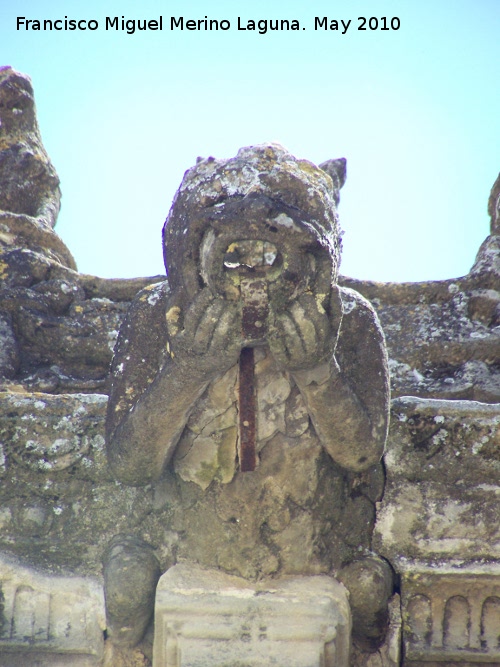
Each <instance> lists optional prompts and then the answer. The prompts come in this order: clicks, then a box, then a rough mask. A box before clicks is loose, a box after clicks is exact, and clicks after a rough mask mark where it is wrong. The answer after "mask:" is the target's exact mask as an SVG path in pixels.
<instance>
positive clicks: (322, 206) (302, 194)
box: [163, 144, 345, 302]
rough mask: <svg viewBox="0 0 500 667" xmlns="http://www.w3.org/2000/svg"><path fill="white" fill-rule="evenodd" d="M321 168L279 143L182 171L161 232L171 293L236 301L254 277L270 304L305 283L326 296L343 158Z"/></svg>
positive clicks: (336, 239)
mask: <svg viewBox="0 0 500 667" xmlns="http://www.w3.org/2000/svg"><path fill="white" fill-rule="evenodd" d="M322 167H323V168H319V167H317V166H315V165H314V164H312V163H311V162H308V161H306V160H298V159H297V158H295V157H294V156H293V155H291V154H290V153H289V152H288V151H287V150H286V149H284V148H283V147H282V146H280V145H279V144H269V145H259V146H251V147H248V148H242V149H241V150H240V151H239V152H238V154H237V155H236V157H234V158H231V159H229V160H216V159H214V158H207V159H204V160H200V161H199V162H198V163H197V164H196V166H194V167H193V168H192V169H190V170H189V171H187V172H186V173H185V175H184V178H183V181H182V183H181V185H180V188H179V190H178V191H177V193H176V196H175V198H174V202H173V204H172V208H171V210H170V213H169V216H168V218H167V220H166V222H165V226H164V229H163V247H164V258H165V266H166V268H167V273H168V275H169V281H170V284H171V286H172V288H174V289H176V288H178V287H181V288H183V289H185V290H186V291H187V293H188V294H189V295H190V296H193V295H194V293H195V292H196V291H198V290H199V289H200V288H201V287H203V286H205V285H208V286H209V287H210V288H211V289H213V290H214V291H215V292H217V293H220V294H224V295H225V296H226V297H227V298H238V294H239V285H240V282H241V280H242V279H245V278H246V279H248V278H261V279H263V280H264V281H266V282H267V283H268V284H269V292H270V296H272V295H273V294H274V295H275V301H276V302H283V300H285V301H287V300H288V299H290V298H293V296H294V295H296V294H297V293H300V291H303V290H304V289H306V287H307V286H308V285H310V284H311V282H312V281H313V282H314V283H315V289H316V291H325V292H328V290H329V286H330V285H331V284H332V283H334V282H335V281H336V279H337V273H338V265H339V262H340V250H341V239H340V236H341V233H340V228H339V225H338V217H337V210H336V206H337V204H338V193H339V190H340V188H341V187H342V185H343V183H344V180H345V160H343V159H341V160H330V161H329V162H326V163H324V164H323V165H322Z"/></svg>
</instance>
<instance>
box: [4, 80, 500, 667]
mask: <svg viewBox="0 0 500 667" xmlns="http://www.w3.org/2000/svg"><path fill="white" fill-rule="evenodd" d="M0 118H1V120H2V123H1V125H0V209H1V210H0V278H1V280H2V285H1V289H0V388H1V393H0V526H1V531H0V552H3V553H4V554H5V555H6V556H5V560H4V561H2V562H1V563H0V581H1V584H0V585H1V586H2V588H3V599H4V610H3V625H2V624H0V626H1V629H0V665H3V664H6V665H7V664H8V665H14V664H16V665H17V664H30V663H29V659H30V658H29V657H28V658H27V657H26V655H28V653H26V655H25V653H23V651H25V650H26V651H27V650H28V648H27V647H28V645H29V646H30V647H31V648H32V649H33V650H34V651H35V653H36V655H37V656H40V655H45V658H43V659H42V658H39V657H37V659H39V660H40V664H65V665H66V664H71V665H90V664H102V663H103V661H105V664H107V665H111V664H114V665H116V666H117V667H118V666H119V665H126V664H143V665H146V664H148V657H147V655H149V657H151V654H150V653H149V654H148V650H147V648H144V652H141V651H139V652H136V653H134V654H132V653H131V652H129V653H127V652H126V651H125V652H123V653H120V655H119V656H118V653H116V652H115V654H114V656H113V655H112V654H111V653H110V651H111V649H109V648H108V649H107V648H106V645H107V642H105V644H104V645H101V644H100V643H99V642H97V640H95V637H97V635H99V636H100V637H101V639H102V635H100V634H99V633H101V632H102V631H103V630H104V627H103V626H104V625H105V621H104V620H103V619H104V607H103V604H104V603H103V599H102V565H101V562H102V557H103V553H104V551H105V550H106V548H107V546H108V544H109V541H110V539H111V538H112V537H113V536H115V535H117V534H120V533H127V534H130V533H133V534H135V535H137V536H138V537H140V538H141V539H143V540H145V541H146V542H148V543H149V544H151V545H152V546H153V547H154V549H155V550H156V554H157V556H158V558H159V560H160V563H161V566H162V567H163V568H167V567H168V566H169V565H170V564H171V563H172V561H173V560H174V559H175V554H176V544H177V543H178V540H179V539H181V537H180V536H179V535H178V534H176V533H175V531H173V530H170V529H169V528H168V526H169V525H170V524H171V517H172V514H173V513H174V511H175V509H176V507H175V502H176V501H175V497H174V496H173V495H172V494H171V493H170V492H169V488H168V485H166V484H164V483H163V484H162V483H159V484H156V485H147V486H145V487H138V488H134V487H127V486H124V485H122V484H120V483H118V482H116V481H115V480H114V478H113V477H112V475H111V474H110V472H109V470H108V467H107V462H106V459H105V454H104V449H103V445H104V417H105V412H106V404H107V396H106V393H107V390H108V376H109V365H110V362H111V358H112V352H113V347H114V343H115V340H116V337H117V332H118V329H119V327H120V324H121V322H122V320H123V317H124V315H125V312H126V310H127V308H128V305H129V303H130V301H131V300H132V299H133V297H134V296H135V294H136V293H137V292H138V291H139V290H140V289H142V288H143V287H145V286H146V285H148V284H151V283H154V282H159V281H160V280H163V279H164V277H163V276H155V277H147V278H138V279H131V280H105V279H101V278H97V277H95V276H87V275H82V274H79V273H78V272H77V270H76V265H75V262H74V260H73V258H72V256H71V253H70V252H69V251H68V249H67V248H66V247H65V246H64V244H63V242H62V241H61V240H60V239H59V237H58V236H57V235H56V234H55V232H54V231H53V229H52V228H53V226H54V224H55V221H56V217H57V212H58V210H59V199H60V192H59V181H58V179H57V175H56V173H55V171H54V169H53V167H52V165H51V164H50V161H49V159H48V157H47V155H46V153H45V151H44V149H43V145H42V143H41V139H40V135H39V131H38V128H37V125H36V117H35V110H34V101H33V91H32V89H31V84H30V83H29V80H28V79H27V77H24V76H22V75H19V74H17V73H15V72H13V70H11V69H3V70H0ZM499 199H500V178H499V179H498V180H497V181H496V183H495V185H494V187H493V190H492V193H491V197H490V201H489V209H488V210H489V212H490V216H491V235H490V236H489V237H488V238H487V239H486V240H485V242H484V243H483V245H482V246H481V248H480V250H479V253H478V256H477V259H476V262H475V264H474V266H473V267H472V270H471V272H470V273H469V274H468V275H467V276H464V277H461V278H457V279H450V280H446V281H437V282H427V283H413V284H382V283H372V282H368V281H356V280H353V279H350V278H346V277H343V278H341V279H340V283H341V284H342V285H345V286H348V287H353V288H354V289H356V290H358V291H359V292H361V293H362V294H363V295H364V296H365V297H367V298H368V299H369V300H371V302H372V303H373V304H374V305H375V307H376V309H377V311H378V314H379V317H380V320H381V322H382V326H383V329H384V332H385V335H386V339H387V345H388V350H389V357H390V367H391V374H392V389H393V397H394V401H393V409H392V424H391V429H390V437H389V442H388V447H387V453H386V456H385V469H386V490H385V495H384V498H383V499H382V501H381V502H380V503H379V506H378V516H377V521H376V524H375V531H374V538H373V547H374V548H375V550H376V551H377V552H378V553H380V554H382V555H383V556H384V557H385V558H387V559H388V560H389V561H390V563H391V564H392V566H393V567H394V568H395V571H396V573H397V575H398V581H399V584H398V585H399V590H400V593H401V601H402V612H403V621H404V622H403V625H402V626H401V625H400V626H399V627H400V629H401V627H402V629H403V638H404V647H405V651H404V656H405V657H404V660H405V664H413V665H418V664H426V665H431V664H435V663H438V662H439V663H440V664H454V663H455V662H461V664H464V662H465V663H469V664H475V663H478V662H489V663H490V664H498V663H500V638H499V631H498V628H499V627H500V611H499V609H500V584H499V583H498V582H499V581H500V569H499V568H500V534H499V527H498V515H499V513H498V510H499V500H498V498H499V488H500V487H499V486H498V482H497V480H498V473H499V470H498V467H499V465H500V450H499V445H498V443H499V442H500V440H499V438H500V435H499V433H498V428H499V423H500V407H499V406H498V403H499V402H500V354H499V352H500V347H499V346H500V305H499V304H500V217H499ZM478 401H479V402H478ZM207 530H210V527H207ZM13 563H14V565H13ZM21 563H22V565H21ZM23 568H26V569H23ZM33 568H43V571H40V572H38V570H37V569H33ZM49 573H50V576H49ZM68 576H70V577H72V578H73V579H72V580H73V581H74V585H75V587H76V588H77V589H78V590H77V592H75V595H76V596H77V597H76V598H74V599H77V600H79V602H78V604H82V605H83V606H84V607H85V604H87V603H85V602H84V601H85V599H87V601H88V600H89V599H90V600H91V604H90V603H89V604H90V607H89V606H87V607H85V608H86V609H88V610H90V611H88V613H89V614H90V616H89V619H90V620H89V621H88V623H89V628H88V632H87V630H85V632H83V634H82V635H78V637H77V638H76V639H75V643H74V644H71V642H69V643H68V642H67V644H64V642H63V641H62V640H61V642H59V643H57V642H56V643H54V642H52V643H51V642H50V641H49V635H50V636H52V635H51V634H50V633H51V631H49V629H50V627H51V626H50V623H51V622H53V623H55V624H56V625H54V626H53V627H54V628H55V627H57V623H59V622H60V621H58V620H57V619H58V618H60V616H58V614H63V615H64V613H66V612H65V611H64V609H65V605H67V604H68V602H67V599H66V598H63V597H59V598H58V596H61V595H62V591H63V590H64V588H68ZM47 577H48V579H47ZM77 577H81V578H82V579H81V581H80V580H77ZM47 582H49V583H47ZM79 582H80V583H79ZM82 582H83V583H82ZM49 584H50V585H49ZM80 584H81V586H80ZM78 586H80V588H78ZM82 586H83V588H82ZM51 587H52V588H51ZM70 588H71V587H70ZM497 589H498V590H497ZM18 590H19V591H20V592H19V594H18V593H16V591H18ZM68 590H69V589H68ZM75 590H76V589H75ZM82 591H83V592H82ZM88 591H93V592H92V594H91V595H90V594H89V593H88ZM96 591H97V592H96ZM68 594H69V593H68ZM44 596H45V597H44ZM51 596H52V597H51ZM78 596H80V597H78ZM89 596H90V597H89ZM70 597H71V596H70ZM52 599H53V600H55V602H54V603H53V605H54V606H53V611H52V612H51V611H50V609H52V607H50V604H51V603H50V600H52ZM68 599H69V598H68ZM71 599H73V598H71ZM398 599H399V598H397V597H396V598H395V600H394V601H393V611H392V625H393V630H392V635H391V639H390V641H388V643H386V645H385V646H383V647H382V648H381V649H380V651H379V652H378V653H377V654H374V655H373V656H372V657H371V658H370V659H369V660H368V662H367V659H366V657H364V658H361V657H359V656H357V657H356V656H355V657H354V660H358V662H357V663H356V664H366V665H371V667H375V665H396V664H398V662H400V660H402V659H403V658H401V656H399V655H398V652H397V646H398V641H397V632H396V631H395V630H394V627H396V628H397V626H398V620H397V619H398V614H397V613H396V612H395V611H394V610H395V609H396V607H397V606H398V604H397V600H398ZM5 600H7V602H8V604H7V603H5ZM16 600H17V602H16ZM58 600H60V602H58ZM82 600H83V601H82ZM9 601H10V602H9ZM44 601H45V602H44ZM39 603H40V605H41V607H38V606H37V605H38V604H39ZM9 604H10V607H9ZM16 604H17V607H16ZM23 605H24V606H23ZM44 605H45V606H44ZM36 608H43V609H45V608H46V613H45V612H44V613H45V616H44V617H43V618H42V616H43V614H42V616H39V615H37V614H38V612H36V611H34V610H35V609H36ZM16 609H17V611H16ZM20 609H21V610H24V611H22V614H21V615H22V617H23V618H25V619H26V618H28V620H29V619H31V620H29V623H28V625H29V628H30V630H29V631H28V630H26V633H25V635H22V637H21V636H20V635H19V632H18V631H17V630H16V627H19V622H20V621H16V622H14V621H13V619H14V618H18V617H19V614H20V613H21V612H20V611H19V610H20ZM29 610H31V611H29ZM57 610H59V611H57ZM86 613H87V612H86ZM16 614H17V616H16ZM30 614H31V616H30ZM51 614H52V616H51ZM92 614H94V616H93V617H92ZM91 617H92V618H93V619H94V620H92V619H91ZM39 618H40V619H42V620H40V621H39V620H37V619H39ZM50 618H53V619H54V620H53V621H50ZM44 619H45V620H44ZM47 619H49V620H47ZM96 619H97V620H96ZM395 619H396V620H395ZM37 623H38V624H39V626H40V631H39V632H38V631H36V630H35V629H34V628H35V627H38V626H37ZM96 624H97V625H96ZM54 632H55V631H54ZM86 632H87V634H85V633H86ZM30 633H32V634H30ZM93 633H94V634H93ZM96 633H97V634H96ZM70 634H71V633H70ZM56 635H57V633H55V636H56ZM57 636H58V635H57ZM68 636H69V635H68ZM89 637H90V639H89ZM92 638H94V639H92ZM68 641H69V640H68ZM89 642H90V643H89ZM92 646H93V647H94V648H92ZM57 647H59V648H57ZM65 647H66V648H65ZM89 647H90V648H89ZM31 648H30V650H31ZM37 651H38V653H37ZM54 651H55V652H54ZM57 651H60V652H59V653H57ZM63 654H64V655H66V654H67V655H69V654H71V655H72V656H73V657H72V658H71V659H70V658H67V657H65V658H62V659H61V660H62V662H61V661H60V656H61V655H63ZM29 655H32V654H31V653H30V654H29ZM4 656H8V657H7V658H4ZM58 656H59V657H58ZM43 660H45V662H43ZM70 660H71V661H70ZM9 661H10V662H9ZM23 661H24V662H23ZM51 661H52V662H51ZM134 661H135V662H134ZM37 664H38V663H37Z"/></svg>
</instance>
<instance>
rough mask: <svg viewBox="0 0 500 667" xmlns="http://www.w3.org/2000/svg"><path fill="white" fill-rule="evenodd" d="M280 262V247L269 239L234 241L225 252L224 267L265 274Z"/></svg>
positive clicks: (231, 269) (230, 269)
mask: <svg viewBox="0 0 500 667" xmlns="http://www.w3.org/2000/svg"><path fill="white" fill-rule="evenodd" d="M280 262H281V259H280V254H279V252H278V249H277V248H276V246H275V245H274V243H270V242H269V241H258V240H257V241H254V240H246V241H234V242H233V243H231V244H230V245H229V246H228V247H227V250H226V252H225V253H224V268H225V269H226V270H229V271H238V272H244V273H258V274H265V273H267V271H269V270H270V269H271V268H276V267H277V266H278V265H279V263H280Z"/></svg>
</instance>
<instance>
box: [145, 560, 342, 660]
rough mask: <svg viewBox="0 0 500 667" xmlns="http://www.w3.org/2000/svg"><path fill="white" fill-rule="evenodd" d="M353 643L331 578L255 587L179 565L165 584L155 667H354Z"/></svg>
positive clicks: (162, 581)
mask: <svg viewBox="0 0 500 667" xmlns="http://www.w3.org/2000/svg"><path fill="white" fill-rule="evenodd" d="M350 635H351V617H350V609H349V603H348V598H347V592H346V590H345V588H344V587H343V586H342V584H340V583H339V582H337V581H335V580H334V579H332V578H330V577H327V576H314V577H289V578H283V579H280V580H267V581H261V582H257V583H250V582H248V581H246V580H245V579H241V578H239V577H234V576H231V575H227V574H224V573H221V572H218V571H214V570H204V569H202V568H200V567H198V566H196V565H192V564H179V565H176V566H174V567H173V568H171V569H170V570H168V572H166V574H164V575H163V577H162V578H161V579H160V581H159V584H158V588H157V594H156V605H155V642H154V651H153V667H236V665H238V667H259V666H261V665H269V666H270V665H274V666H276V667H334V666H335V667H343V666H345V667H347V665H348V664H349V647H350Z"/></svg>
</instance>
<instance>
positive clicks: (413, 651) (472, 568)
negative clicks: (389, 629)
mask: <svg viewBox="0 0 500 667" xmlns="http://www.w3.org/2000/svg"><path fill="white" fill-rule="evenodd" d="M401 594H402V613H403V628H404V633H403V636H404V651H405V663H404V664H405V665H415V664H425V665H428V664H434V661H436V662H439V663H440V664H443V663H445V664H447V665H451V664H453V663H454V662H457V663H460V664H463V663H464V662H466V663H468V664H469V663H470V664H479V663H481V664H484V663H488V664H498V663H499V662H500V643H499V629H500V567H499V566H498V563H496V564H493V563H492V564H483V565H481V564H476V565H468V566H467V567H462V568H460V567H455V568H454V567H450V566H449V565H448V566H446V565H441V566H438V567H436V566H434V567H429V566H426V565H424V564H423V563H407V564H406V566H405V567H404V569H403V572H402V577H401Z"/></svg>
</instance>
